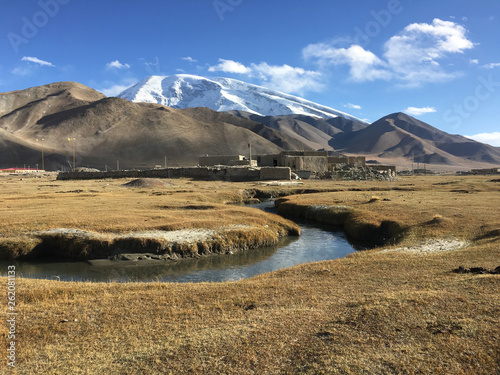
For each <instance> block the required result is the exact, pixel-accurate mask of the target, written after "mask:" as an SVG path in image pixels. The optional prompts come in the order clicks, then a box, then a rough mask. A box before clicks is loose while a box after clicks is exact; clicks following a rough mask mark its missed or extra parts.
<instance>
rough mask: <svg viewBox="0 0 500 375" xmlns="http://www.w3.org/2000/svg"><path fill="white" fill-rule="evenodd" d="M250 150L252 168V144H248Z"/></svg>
mask: <svg viewBox="0 0 500 375" xmlns="http://www.w3.org/2000/svg"><path fill="white" fill-rule="evenodd" d="M248 148H249V149H250V166H252V143H249V144H248Z"/></svg>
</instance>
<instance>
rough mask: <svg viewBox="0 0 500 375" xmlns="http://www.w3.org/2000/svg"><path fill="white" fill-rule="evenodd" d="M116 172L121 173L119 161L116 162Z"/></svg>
mask: <svg viewBox="0 0 500 375" xmlns="http://www.w3.org/2000/svg"><path fill="white" fill-rule="evenodd" d="M116 170H117V171H119V170H120V160H117V161H116Z"/></svg>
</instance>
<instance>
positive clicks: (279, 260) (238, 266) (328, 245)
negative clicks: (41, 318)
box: [0, 202, 355, 282]
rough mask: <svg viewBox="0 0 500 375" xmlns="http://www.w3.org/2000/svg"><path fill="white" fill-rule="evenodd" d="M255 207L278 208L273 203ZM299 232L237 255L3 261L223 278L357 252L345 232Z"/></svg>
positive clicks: (64, 274) (143, 277)
mask: <svg viewBox="0 0 500 375" xmlns="http://www.w3.org/2000/svg"><path fill="white" fill-rule="evenodd" d="M252 207H258V208H261V209H263V210H266V211H271V212H274V211H273V210H274V205H273V202H263V203H260V204H257V205H252ZM298 224H299V225H300V227H301V230H302V235H301V236H300V237H287V238H284V239H282V240H281V241H280V242H279V243H278V244H277V245H275V246H272V247H266V248H260V249H254V250H249V251H242V252H239V253H236V254H233V255H214V256H208V257H202V258H199V259H184V260H182V261H178V262H173V263H167V264H161V265H136V264H134V265H123V263H120V265H116V266H91V265H90V264H88V263H86V262H54V261H43V262H41V261H39V260H38V261H36V262H35V261H33V262H17V261H1V262H0V270H2V274H3V273H4V272H3V271H4V270H6V269H7V265H12V264H13V265H15V266H16V273H17V274H18V275H22V276H23V277H30V278H40V279H53V280H54V279H55V280H64V281H70V280H73V281H93V282H101V281H105V282H107V281H117V282H134V281H156V280H159V281H166V282H219V281H230V280H240V279H244V278H248V277H252V276H255V275H259V274H262V273H266V272H271V271H276V270H279V269H282V268H287V267H291V266H294V265H297V264H301V263H310V262H317V261H322V260H330V259H337V258H342V257H344V256H346V255H347V254H350V253H352V252H354V251H355V249H354V247H353V246H352V245H351V244H350V243H349V242H348V240H347V238H346V237H345V234H344V232H343V231H341V230H339V231H331V230H330V229H327V228H325V227H324V226H321V225H318V224H315V223H311V222H299V223H298Z"/></svg>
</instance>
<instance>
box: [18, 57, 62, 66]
mask: <svg viewBox="0 0 500 375" xmlns="http://www.w3.org/2000/svg"><path fill="white" fill-rule="evenodd" d="M21 61H28V62H32V63H35V64H38V65H41V66H51V67H55V65H54V64H52V63H50V62H48V61H44V60H40V59H39V58H38V57H30V56H24V57H23V58H22V59H21Z"/></svg>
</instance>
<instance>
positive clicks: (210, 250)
mask: <svg viewBox="0 0 500 375" xmlns="http://www.w3.org/2000/svg"><path fill="white" fill-rule="evenodd" d="M290 235H291V236H297V235H300V228H299V227H298V226H297V225H295V224H294V223H292V222H290V224H289V225H280V226H269V225H266V226H263V227H259V226H250V225H237V224H235V225H230V226H225V227H220V228H215V229H205V228H201V229H182V230H173V231H160V230H154V231H144V232H130V233H124V234H116V233H99V232H91V231H85V230H79V229H69V228H56V229H50V230H45V231H38V232H34V233H31V234H29V235H26V236H24V237H25V238H24V240H23V241H15V240H14V239H13V240H12V241H3V243H2V244H0V247H2V249H0V250H2V254H3V255H6V254H7V255H8V257H9V258H10V259H33V258H42V257H55V258H61V259H73V260H90V259H113V260H126V259H128V260H146V261H169V260H178V259H182V258H197V257H200V256H204V255H210V254H231V253H234V252H238V251H243V250H249V249H254V248H258V247H265V246H271V245H274V244H276V243H277V242H278V241H279V239H280V238H282V237H285V236H290ZM125 254H129V256H128V258H127V256H126V255H125ZM130 254H136V256H131V255H130Z"/></svg>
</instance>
